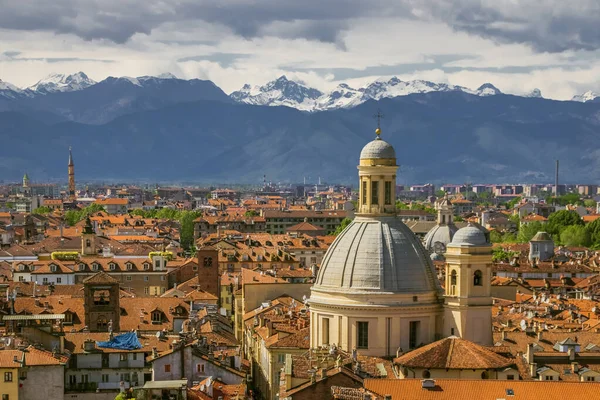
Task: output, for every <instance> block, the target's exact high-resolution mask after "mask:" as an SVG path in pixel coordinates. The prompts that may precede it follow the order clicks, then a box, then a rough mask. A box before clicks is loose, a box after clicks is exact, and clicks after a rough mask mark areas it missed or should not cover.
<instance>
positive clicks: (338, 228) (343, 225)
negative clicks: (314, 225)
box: [333, 218, 352, 236]
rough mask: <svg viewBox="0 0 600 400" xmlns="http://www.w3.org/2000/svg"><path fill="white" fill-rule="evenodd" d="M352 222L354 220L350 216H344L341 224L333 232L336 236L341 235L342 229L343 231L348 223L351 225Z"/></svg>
mask: <svg viewBox="0 0 600 400" xmlns="http://www.w3.org/2000/svg"><path fill="white" fill-rule="evenodd" d="M351 222H352V220H351V219H350V218H344V219H343V220H342V222H341V223H340V225H339V226H338V227H337V228H336V230H335V231H334V232H333V234H334V235H335V236H337V235H339V234H340V233H342V231H343V230H344V229H346V227H347V226H348V225H350V223H351Z"/></svg>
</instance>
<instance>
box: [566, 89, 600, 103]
mask: <svg viewBox="0 0 600 400" xmlns="http://www.w3.org/2000/svg"><path fill="white" fill-rule="evenodd" d="M599 97H600V94H598V93H596V92H592V91H591V90H588V91H587V92H585V93H583V94H578V95H575V96H573V98H572V99H571V101H579V102H581V103H585V102H587V101H592V100H595V99H597V98H599Z"/></svg>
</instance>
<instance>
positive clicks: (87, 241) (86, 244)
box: [85, 239, 92, 247]
mask: <svg viewBox="0 0 600 400" xmlns="http://www.w3.org/2000/svg"><path fill="white" fill-rule="evenodd" d="M85 246H86V247H92V241H91V240H90V239H85Z"/></svg>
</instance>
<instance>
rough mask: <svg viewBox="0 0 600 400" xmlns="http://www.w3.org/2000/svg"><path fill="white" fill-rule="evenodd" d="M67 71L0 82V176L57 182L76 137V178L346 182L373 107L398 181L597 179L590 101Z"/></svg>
mask: <svg viewBox="0 0 600 400" xmlns="http://www.w3.org/2000/svg"><path fill="white" fill-rule="evenodd" d="M76 75H77V76H60V75H55V76H53V77H51V78H48V79H44V80H42V81H40V82H38V83H37V84H36V85H34V86H32V87H30V88H27V89H19V88H16V87H15V86H14V85H10V84H6V83H4V82H0V143H3V144H6V145H3V146H0V179H18V178H20V177H21V176H22V175H23V173H24V172H28V173H29V176H30V177H31V178H32V180H33V181H36V180H38V181H42V180H45V179H50V178H63V179H66V158H67V149H68V147H69V146H73V150H74V157H75V165H76V176H77V179H82V180H90V179H109V180H113V181H114V180H121V181H126V180H129V181H132V180H146V181H150V182H156V181H174V180H187V181H196V182H260V181H262V177H263V175H267V178H268V179H269V180H273V181H278V180H283V181H296V182H299V181H302V178H303V177H307V178H309V177H312V178H314V177H317V176H321V177H323V178H325V179H327V180H328V181H330V182H346V183H354V182H355V180H356V163H357V158H358V154H359V153H360V149H361V148H362V146H364V145H365V143H367V142H368V141H369V140H372V139H373V138H374V136H375V135H374V133H373V131H374V128H375V125H376V123H375V121H374V120H373V119H372V115H373V113H374V112H375V110H377V109H381V111H382V112H383V113H384V115H385V118H384V119H383V120H382V125H381V127H382V130H383V134H382V137H383V139H384V140H387V141H389V142H390V143H391V144H393V145H394V147H395V148H396V152H397V156H398V162H399V164H400V172H399V183H414V182H428V181H431V182H434V183H441V182H465V181H470V182H543V181H548V182H549V181H552V179H553V168H554V160H556V159H560V160H561V180H562V181H564V182H567V181H577V182H589V183H592V182H598V181H600V161H598V160H600V158H599V157H598V155H600V134H599V133H600V103H599V102H598V101H597V98H591V97H593V96H586V97H582V99H581V101H555V100H550V99H544V98H542V97H541V94H540V93H539V91H533V92H532V93H530V94H528V95H526V96H513V95H507V94H503V93H501V92H500V91H499V90H498V89H497V88H495V87H494V86H493V85H491V84H485V85H482V86H481V87H480V88H478V89H476V90H470V89H466V88H461V87H457V86H451V85H445V84H435V83H432V82H427V81H411V82H404V81H401V80H400V79H398V78H392V79H389V80H378V81H376V82H373V83H372V84H370V85H367V86H366V87H364V88H359V89H354V88H352V87H350V86H348V85H340V86H338V88H336V90H334V91H332V92H330V93H322V92H320V91H318V90H316V89H312V88H309V87H306V86H305V85H301V84H299V83H296V82H293V81H291V80H288V79H287V78H285V77H282V78H279V79H277V80H275V81H273V82H271V83H270V84H267V85H264V86H261V87H257V88H256V87H255V88H252V87H250V86H245V87H244V88H243V89H242V90H240V91H237V92H234V93H232V94H231V95H230V96H228V95H227V94H225V93H224V92H223V91H222V90H221V89H220V88H218V87H217V86H216V85H214V84H213V83H212V82H210V81H203V80H197V79H193V80H182V79H177V78H175V77H174V76H172V75H161V76H157V77H150V76H144V77H137V78H125V77H121V78H114V77H110V78H107V79H105V80H103V81H101V82H98V83H94V82H93V81H92V80H91V79H89V78H87V77H86V76H85V74H82V73H80V74H76ZM583 101H585V102H583ZM281 102H286V103H285V105H287V107H283V106H279V105H280V103H281ZM249 103H250V104H249ZM299 105H302V107H303V108H302V107H300V106H299ZM267 106H272V107H267ZM296 108H300V109H296ZM306 111H311V112H306ZM315 111H318V112H315Z"/></svg>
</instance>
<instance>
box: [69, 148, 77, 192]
mask: <svg viewBox="0 0 600 400" xmlns="http://www.w3.org/2000/svg"><path fill="white" fill-rule="evenodd" d="M68 169H69V200H70V201H75V200H76V199H77V197H76V196H75V164H73V153H72V152H71V146H69V165H68Z"/></svg>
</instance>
